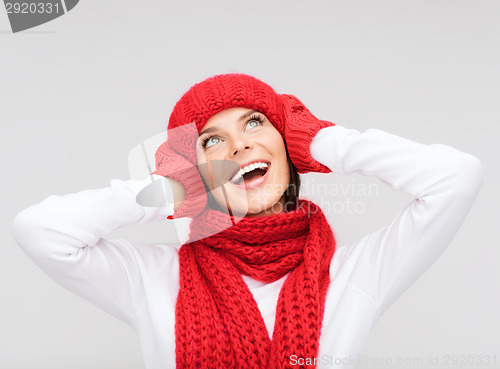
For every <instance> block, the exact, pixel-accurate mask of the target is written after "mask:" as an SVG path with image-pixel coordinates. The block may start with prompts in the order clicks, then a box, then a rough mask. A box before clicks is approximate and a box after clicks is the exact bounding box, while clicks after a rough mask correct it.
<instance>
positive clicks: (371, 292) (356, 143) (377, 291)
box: [311, 125, 484, 316]
mask: <svg viewBox="0 0 500 369" xmlns="http://www.w3.org/2000/svg"><path fill="white" fill-rule="evenodd" d="M311 153H312V155H313V157H314V158H315V159H316V160H318V161H319V162H320V163H322V164H324V165H326V166H328V167H329V168H330V169H331V170H332V171H333V172H334V173H343V174H352V173H359V174H362V175H366V176H376V177H377V178H379V179H380V180H381V181H382V182H383V183H385V184H387V185H388V186H390V187H391V188H393V189H394V190H400V191H402V192H404V193H405V194H407V195H410V196H411V197H412V198H413V200H412V201H411V202H410V203H408V204H407V205H406V206H405V207H404V208H403V209H402V210H401V211H399V212H398V214H397V215H396V217H395V218H394V219H393V220H392V222H390V224H388V225H387V226H385V227H383V228H381V229H379V230H377V231H375V232H373V233H371V234H368V235H366V236H364V237H363V238H361V239H360V240H359V241H358V242H356V243H354V244H353V245H351V246H349V249H350V251H349V255H350V256H349V257H352V258H354V262H353V264H354V266H353V270H352V274H351V278H350V283H351V284H353V285H355V287H357V288H358V289H359V290H360V291H362V293H364V294H366V295H368V296H369V297H370V298H371V299H372V300H373V303H374V304H375V306H376V307H377V312H378V315H379V316H380V315H381V314H382V313H383V312H384V311H385V310H386V309H387V308H388V307H389V306H390V305H391V304H392V303H393V302H394V301H395V300H396V299H397V298H398V297H399V296H400V295H401V294H402V293H403V292H404V291H405V290H406V289H407V288H408V287H409V286H411V284H413V282H414V281H415V280H416V279H417V278H418V277H419V276H420V275H421V274H422V273H424V272H425V271H426V270H427V269H428V268H429V267H430V266H431V265H432V264H433V263H434V261H435V260H436V259H437V258H438V257H439V256H440V255H441V254H442V253H443V251H444V250H445V248H446V247H447V245H448V244H449V243H450V242H451V240H452V239H453V237H454V235H455V234H456V233H457V231H458V229H459V228H460V226H461V224H462V222H463V221H464V219H465V217H466V215H467V213H468V212H469V210H470V208H471V207H472V204H473V203H474V201H475V199H476V196H477V194H478V192H479V189H480V187H481V184H482V180H483V176H484V174H483V167H482V164H481V162H480V161H479V160H478V159H477V158H476V157H474V156H472V155H470V154H467V153H464V152H461V151H459V150H456V149H454V148H452V147H450V146H446V145H442V144H431V145H425V144H420V143H417V142H413V141H411V140H408V139H405V138H402V137H399V136H396V135H393V134H390V133H387V132H384V131H382V130H378V129H368V130H366V131H365V132H363V133H361V132H359V131H357V130H354V129H347V128H345V127H342V126H338V125H337V126H334V127H327V128H323V129H322V130H321V131H320V132H319V133H318V134H317V135H316V136H315V138H314V140H313V142H312V144H311Z"/></svg>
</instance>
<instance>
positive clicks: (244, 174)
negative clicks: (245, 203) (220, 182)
mask: <svg viewBox="0 0 500 369" xmlns="http://www.w3.org/2000/svg"><path fill="white" fill-rule="evenodd" d="M270 166H271V164H270V163H269V162H266V161H260V162H255V163H252V164H250V165H247V166H245V167H243V168H241V169H240V170H238V171H237V172H236V173H235V174H234V175H233V176H232V177H231V179H230V180H229V182H230V183H232V184H234V185H236V186H242V187H243V186H244V187H248V186H250V185H259V184H261V182H264V177H266V174H267V173H268V171H269V168H270Z"/></svg>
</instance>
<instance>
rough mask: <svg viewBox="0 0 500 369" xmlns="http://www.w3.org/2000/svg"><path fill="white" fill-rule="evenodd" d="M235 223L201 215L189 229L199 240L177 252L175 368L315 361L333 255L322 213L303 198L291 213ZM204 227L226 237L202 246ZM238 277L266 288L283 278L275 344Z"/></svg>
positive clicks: (220, 215) (216, 213)
mask: <svg viewBox="0 0 500 369" xmlns="http://www.w3.org/2000/svg"><path fill="white" fill-rule="evenodd" d="M238 219H241V220H239V221H238V222H237V223H235V224H234V221H233V219H230V217H228V216H227V214H223V213H221V212H219V211H216V210H213V209H208V210H206V211H204V212H203V213H202V214H201V215H200V216H198V217H196V218H195V219H194V220H193V221H192V223H191V233H190V237H191V238H192V239H197V241H194V242H191V243H186V244H184V245H183V246H182V247H181V249H180V250H179V262H180V291H179V294H178V297H177V304H176V311H175V314H176V315H175V317H176V324H175V334H176V361H177V368H231V369H232V368H259V369H262V368H269V369H271V368H291V367H292V365H291V359H290V358H291V357H292V356H293V355H296V357H297V358H316V357H317V355H318V343H319V335H320V329H321V324H322V320H323V311H324V304H325V296H326V292H327V289H328V286H329V283H330V275H329V267H330V261H331V259H332V256H333V253H334V250H335V239H334V236H333V233H332V230H331V228H330V226H329V224H328V222H327V220H326V218H325V216H324V214H323V212H322V211H321V209H320V208H319V207H318V206H317V205H315V204H314V203H312V202H310V201H308V200H304V199H300V200H299V203H298V206H297V208H296V209H295V210H293V211H290V212H288V213H285V212H283V213H280V214H276V215H272V216H269V217H261V218H238ZM231 221H233V224H234V225H232V226H231V223H228V222H231ZM207 226H209V227H216V228H217V227H219V228H218V229H224V230H223V231H222V232H220V233H217V234H214V235H212V236H210V237H207V238H203V239H200V235H199V234H198V233H199V232H206V227H207ZM228 227H229V228H228ZM242 274H243V275H247V276H250V277H252V278H254V279H257V280H260V281H263V282H267V283H269V282H272V281H276V280H278V279H280V278H282V277H284V276H286V275H287V274H288V276H287V278H286V280H285V283H284V285H283V287H282V288H281V291H280V294H279V298H278V304H277V307H276V321H275V325H274V331H273V337H272V340H271V339H270V338H269V335H268V332H267V330H266V326H265V324H264V320H263V318H262V316H261V314H260V312H259V308H258V306H257V303H256V301H255V300H254V298H253V295H252V293H251V292H250V290H249V289H248V286H247V285H246V283H245V282H244V280H243V278H242ZM298 367H300V366H297V365H294V366H293V368H298ZM307 367H308V368H314V367H315V366H307Z"/></svg>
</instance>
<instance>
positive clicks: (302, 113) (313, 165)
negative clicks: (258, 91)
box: [279, 94, 335, 173]
mask: <svg viewBox="0 0 500 369" xmlns="http://www.w3.org/2000/svg"><path fill="white" fill-rule="evenodd" d="M279 96H280V98H281V101H282V106H283V116H284V117H285V141H286V145H287V150H288V154H289V155H290V159H291V160H292V163H293V164H294V165H295V167H296V168H297V171H298V172H299V173H308V172H318V173H330V172H331V170H330V169H329V168H328V167H326V166H324V165H323V164H320V163H318V162H317V161H316V160H314V158H313V157H312V155H311V150H310V146H311V142H312V140H313V138H314V136H316V134H317V133H318V131H319V130H321V129H322V128H325V127H330V126H334V125H335V124H334V123H332V122H328V121H326V120H320V119H318V118H316V117H315V116H314V115H312V114H311V112H310V111H309V110H308V109H307V108H306V107H305V105H304V104H302V102H301V101H300V100H299V99H298V98H296V97H295V96H293V95H286V94H281V95H279Z"/></svg>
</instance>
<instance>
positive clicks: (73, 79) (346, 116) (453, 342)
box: [0, 0, 500, 369]
mask: <svg viewBox="0 0 500 369" xmlns="http://www.w3.org/2000/svg"><path fill="white" fill-rule="evenodd" d="M499 18H500V2H499V1H472V0H470V1H443V0H433V1H401V0H397V1H377V2H375V1H332V2H327V1H322V2H318V1H307V2H306V1H300V2H297V1H279V2H278V1H276V2H270V1H238V2H230V1H207V2H201V1H199V2H198V1H182V2H181V1H165V0H163V1H159V0H149V1H147V2H144V1H142V2H139V1H130V0H120V1H117V0H115V1H109V0H108V1H102V0H100V1H98V0H86V1H81V2H80V3H79V4H78V6H76V7H75V8H74V9H73V10H72V11H71V12H69V13H68V14H66V15H64V16H62V17H60V18H58V19H56V20H54V21H52V22H50V23H47V24H44V25H41V26H39V27H37V28H34V29H32V30H28V31H25V32H21V33H18V34H12V33H11V31H10V26H9V24H8V19H7V14H6V13H5V11H4V10H0V50H1V51H0V52H1V57H0V81H1V82H0V94H1V95H0V104H1V109H0V124H1V129H2V134H1V135H0V163H1V169H2V181H1V186H2V188H1V190H2V191H1V193H2V195H1V196H2V206H1V211H0V225H1V233H0V237H1V239H0V244H1V247H0V291H1V295H0V368H8V369H14V368H15V369H17V368H51V369H59V368H60V369H63V368H64V369H80V368H82V369H83V368H86V369H87V368H94V369H110V368H120V369H128V368H143V367H144V365H143V363H142V356H141V352H140V348H139V342H138V339H137V336H136V334H135V332H134V331H133V330H132V329H131V328H130V327H128V326H127V325H125V324H123V323H121V322H120V321H118V320H116V319H115V318H113V317H111V316H110V315H108V314H107V313H104V312H102V311H101V310H99V309H98V308H96V307H94V306H93V305H91V304H90V303H88V302H87V301H84V300H83V299H81V298H79V297H77V296H75V295H73V294H71V293H69V292H67V291H66V290H64V289H63V288H61V287H60V286H59V285H57V284H56V283H55V282H53V281H52V280H51V279H50V278H49V277H47V276H45V274H43V273H42V272H41V271H40V270H39V269H38V268H37V267H36V266H35V265H34V264H33V263H32V262H31V260H30V259H29V258H28V257H27V256H26V255H25V254H24V253H23V252H22V250H20V249H19V248H18V246H17V245H16V244H15V242H14V240H13V237H12V231H11V225H12V219H13V217H14V216H15V214H16V213H17V212H19V211H20V210H22V209H24V208H25V207H27V206H29V205H32V204H34V203H37V202H40V201H42V200H43V199H44V198H45V197H47V196H49V195H53V194H61V195H62V194H67V193H72V192H77V191H81V190H85V189H90V188H100V187H106V186H108V185H109V182H110V181H111V179H113V178H121V179H128V177H129V174H128V159H127V155H128V153H129V151H130V150H131V149H132V147H134V146H135V145H137V144H138V143H139V142H140V141H141V140H145V139H147V138H149V137H151V136H153V135H155V134H158V133H159V132H161V131H162V130H163V129H164V128H165V122H166V120H167V118H168V115H169V114H170V112H171V110H172V108H173V105H174V103H175V102H176V101H177V100H178V99H179V98H180V96H181V95H182V93H183V92H184V91H185V90H187V88H189V86H191V85H192V84H193V83H195V82H198V81H200V80H202V79H204V78H206V77H208V76H211V75H214V74H218V73H227V72H242V73H249V74H253V75H255V76H256V77H258V78H261V79H262V80H264V81H266V82H268V83H269V84H271V85H272V86H273V87H274V88H275V89H276V90H277V91H278V92H280V93H291V94H294V95H296V96H298V97H299V98H300V99H301V100H302V101H303V102H304V103H305V104H306V105H307V106H308V107H309V109H310V110H311V111H312V112H313V113H314V114H315V115H316V116H318V117H320V118H321V119H327V120H330V121H333V122H335V123H337V124H340V125H343V126H346V127H349V128H355V129H358V130H360V131H364V130H366V129H368V128H378V129H382V130H385V131H388V132H391V133H394V134H397V135H400V136H403V137H405V138H409V139H412V140H415V141H418V142H422V143H426V144H431V143H442V144H447V145H450V146H453V147H456V148H458V149H460V150H462V151H465V152H469V153H472V154H474V155H475V156H477V157H478V158H479V159H480V160H481V161H482V162H483V164H484V166H485V169H486V177H485V181H484V185H483V188H482V191H481V193H480V194H479V196H478V199H477V201H476V203H475V204H474V207H473V208H472V210H471V212H470V213H469V215H468V217H467V219H466V220H465V222H464V224H463V226H462V228H461V229H460V231H459V232H458V234H457V235H456V237H455V238H454V240H453V241H452V243H451V245H450V246H449V248H448V249H447V250H446V252H445V253H444V254H443V256H442V257H441V258H440V259H439V260H438V261H437V262H436V263H435V264H434V265H433V266H432V267H431V268H430V269H429V271H428V272H427V273H426V274H425V275H424V276H423V277H422V278H420V279H419V280H418V281H417V282H416V283H415V284H414V285H413V286H412V287H411V288H410V289H409V290H408V291H407V292H406V293H405V294H404V295H403V296H402V297H401V298H400V299H399V300H398V301H397V302H396V303H395V304H394V305H393V306H392V307H391V308H390V309H389V310H388V311H387V312H386V314H385V315H384V316H383V317H382V318H381V320H380V321H379V322H378V323H377V325H376V326H375V328H374V330H373V331H372V334H371V336H370V339H369V342H368V345H367V347H366V354H367V355H368V356H369V357H371V358H373V359H376V358H380V357H385V358H392V359H393V360H396V359H397V358H400V357H404V358H412V357H420V358H424V359H426V358H428V357H429V356H436V355H439V356H440V359H441V360H443V359H444V357H445V355H447V354H458V355H466V354H472V355H487V354H489V355H497V357H496V360H497V367H500V337H499V335H500V333H499V332H500V319H499V318H498V315H497V312H498V311H500V298H499V292H500V291H499V286H498V284H499V283H498V282H499V281H500V272H499V269H498V260H499V256H500V251H499V247H498V246H499V242H498V232H497V230H498V219H499V217H498V215H497V210H498V205H499V195H498V192H497V188H498V185H499V182H500V181H499V174H498V163H497V159H498V157H499V149H498V146H499V145H498V134H499V129H498V123H499V114H498V113H499V107H498V105H499V104H498V102H499V101H500V96H499V95H500V93H499V88H498V86H499V83H500V78H499V77H500V73H499V66H500V52H499V45H500V26H499V24H500V19H499ZM305 182H306V186H305V187H304V190H305V191H306V190H307V191H311V190H312V189H313V188H314V184H315V183H330V184H332V183H337V184H344V185H348V184H352V183H359V184H376V186H377V188H378V192H377V194H376V195H374V196H369V197H359V198H356V196H351V195H347V196H340V197H339V198H334V199H331V200H332V201H339V202H346V201H347V200H351V201H362V202H363V204H364V205H365V210H364V211H363V212H362V214H349V213H347V212H345V211H344V212H342V211H341V212H333V213H329V214H328V219H329V221H330V222H331V224H332V225H333V227H334V230H335V234H336V237H337V240H338V242H339V244H344V243H349V242H353V241H355V240H357V239H359V238H360V237H362V236H363V235H364V234H366V233H368V232H371V231H374V230H376V229H378V228H380V227H382V226H384V225H386V224H387V223H388V222H390V220H391V219H392V218H393V217H394V216H395V214H396V212H397V211H398V210H400V209H401V208H402V207H403V206H404V205H405V204H406V203H407V202H408V201H411V198H409V197H408V196H406V195H403V194H401V193H398V192H396V191H393V190H391V189H390V188H388V187H387V186H385V185H384V184H382V183H381V182H380V181H379V180H377V179H376V178H373V177H372V178H364V177H362V176H358V175H353V176H342V175H332V176H321V175H313V176H306V178H305ZM311 185H312V186H311ZM307 191H306V192H307ZM323 200H324V199H323ZM155 227H156V228H155ZM158 232H161V229H159V228H158V224H153V225H145V226H143V227H129V228H127V229H122V230H119V231H117V232H115V233H114V234H113V235H112V237H127V238H129V239H130V240H141V241H146V240H148V237H157V236H158V235H159V233H158ZM331 354H332V355H334V354H335V353H331ZM371 367H373V368H375V367H378V366H376V365H373V366H371ZM385 367H388V366H385ZM405 367H412V366H405ZM415 367H422V366H418V365H416V366H415ZM423 367H431V366H428V365H424V366H423ZM433 367H442V365H437V366H433ZM448 367H450V366H448ZM452 367H453V366H452ZM455 367H458V366H455ZM483 367H486V366H483ZM490 367H492V366H490Z"/></svg>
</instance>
